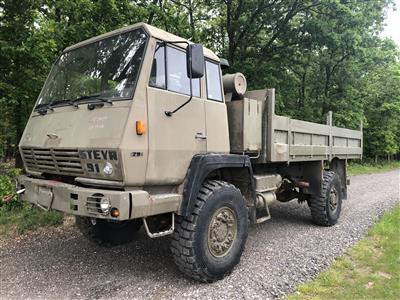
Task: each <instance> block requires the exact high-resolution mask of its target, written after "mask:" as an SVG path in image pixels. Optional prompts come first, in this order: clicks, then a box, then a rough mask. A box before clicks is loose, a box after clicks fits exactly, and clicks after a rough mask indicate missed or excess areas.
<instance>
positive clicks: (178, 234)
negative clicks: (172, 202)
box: [171, 180, 247, 283]
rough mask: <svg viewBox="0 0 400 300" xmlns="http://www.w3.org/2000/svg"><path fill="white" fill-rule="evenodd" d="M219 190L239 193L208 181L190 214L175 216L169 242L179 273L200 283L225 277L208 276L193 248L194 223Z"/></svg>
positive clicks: (223, 182) (218, 182)
mask: <svg viewBox="0 0 400 300" xmlns="http://www.w3.org/2000/svg"><path fill="white" fill-rule="evenodd" d="M221 188H232V189H236V190H237V191H239V193H240V190H239V189H237V188H236V187H235V186H234V185H232V184H230V183H228V182H225V181H220V180H208V181H206V182H205V183H203V185H202V187H201V188H200V191H199V193H198V195H197V198H196V202H195V204H194V207H193V210H192V212H191V214H190V215H189V216H187V217H182V216H177V218H176V219H175V232H174V233H173V235H172V241H171V252H172V256H173V258H174V261H175V263H176V265H177V266H178V268H179V270H180V271H181V272H183V273H184V274H185V275H187V276H189V277H191V278H193V279H195V280H197V281H200V282H208V283H210V282H214V281H216V280H219V279H222V278H223V277H224V276H225V275H227V274H221V275H220V276H213V275H211V274H208V273H207V272H206V270H205V269H204V268H202V267H201V266H200V264H199V263H198V261H197V260H196V257H195V253H194V248H193V245H194V235H195V229H196V223H197V219H198V218H199V215H200V212H201V210H202V208H203V206H204V205H205V203H206V202H207V199H208V198H209V197H210V196H211V195H212V193H214V192H216V191H217V190H218V189H221ZM246 234H247V233H246Z"/></svg>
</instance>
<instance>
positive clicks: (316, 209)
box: [309, 171, 337, 226]
mask: <svg viewBox="0 0 400 300" xmlns="http://www.w3.org/2000/svg"><path fill="white" fill-rule="evenodd" d="M336 176H337V175H336V173H335V172H333V171H324V172H323V179H322V188H321V192H320V194H319V195H313V196H311V198H310V201H309V206H310V211H311V217H312V220H313V222H314V223H315V224H317V225H320V226H332V225H334V223H333V224H332V223H331V222H330V221H329V219H328V212H327V209H328V208H327V204H326V198H325V197H326V194H327V192H328V189H329V187H330V183H331V182H333V180H334V178H335V177H336Z"/></svg>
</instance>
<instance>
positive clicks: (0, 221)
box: [0, 203, 64, 237]
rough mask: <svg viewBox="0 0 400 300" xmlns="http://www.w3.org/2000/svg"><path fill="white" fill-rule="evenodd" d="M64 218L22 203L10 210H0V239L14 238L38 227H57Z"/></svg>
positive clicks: (58, 213) (57, 213) (60, 214)
mask: <svg viewBox="0 0 400 300" xmlns="http://www.w3.org/2000/svg"><path fill="white" fill-rule="evenodd" d="M63 219H64V216H63V214H62V213H60V212H57V211H49V212H48V211H44V210H42V209H40V208H37V207H32V206H31V205H30V204H28V203H23V204H22V206H21V207H18V208H13V209H11V210H8V209H5V208H3V207H1V208H0V237H2V236H3V237H14V236H17V235H20V234H23V233H26V232H28V231H34V230H37V229H38V228H40V227H48V226H58V225H61V224H62V223H63Z"/></svg>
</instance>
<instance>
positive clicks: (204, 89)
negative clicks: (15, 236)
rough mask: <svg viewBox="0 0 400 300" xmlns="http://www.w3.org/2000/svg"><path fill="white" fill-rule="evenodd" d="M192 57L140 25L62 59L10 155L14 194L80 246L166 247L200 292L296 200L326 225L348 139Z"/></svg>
mask: <svg viewBox="0 0 400 300" xmlns="http://www.w3.org/2000/svg"><path fill="white" fill-rule="evenodd" d="M228 65H229V63H228V62H227V61H226V60H224V59H220V58H219V57H218V56H217V55H215V54H214V53H213V52H212V51H211V50H209V49H207V48H205V47H203V46H202V45H200V44H194V43H191V42H190V41H188V40H185V39H183V38H180V37H178V36H175V35H173V34H170V33H167V32H165V31H163V30H160V29H157V28H155V27H153V26H150V25H148V24H145V23H139V24H135V25H133V26H129V27H125V28H122V29H119V30H115V31H112V32H109V33H106V34H103V35H100V36H97V37H94V38H91V39H89V40H86V41H83V42H80V43H78V44H76V45H73V46H70V47H68V48H66V49H65V50H64V51H63V52H62V54H61V55H60V56H59V58H58V59H57V61H56V62H55V63H54V65H53V67H52V69H51V71H50V74H49V76H48V78H47V80H46V82H45V84H44V87H43V89H42V91H41V93H40V95H39V97H38V100H37V103H36V105H35V107H34V109H33V111H32V114H31V116H30V118H29V121H28V123H27V125H26V128H25V131H24V133H23V136H22V139H21V141H20V144H19V150H20V153H21V156H22V159H23V162H24V167H25V171H26V172H25V175H22V176H20V177H19V178H18V183H17V184H18V189H19V190H18V194H19V196H20V198H21V199H22V200H24V201H29V202H31V203H33V204H35V205H37V206H39V207H41V208H43V209H45V210H50V209H53V210H58V211H61V212H65V213H68V214H72V215H75V216H76V224H77V227H78V228H79V229H80V230H81V231H82V232H83V233H84V235H86V236H87V237H88V238H90V239H92V240H94V241H96V242H99V243H101V244H105V245H115V244H120V243H123V242H128V241H131V240H132V239H134V238H135V236H136V235H135V232H137V231H138V230H139V229H140V228H141V227H142V226H143V227H144V230H145V232H146V233H147V235H148V236H149V237H150V238H157V237H162V236H166V235H171V237H172V238H171V252H172V255H173V258H174V260H175V262H176V264H177V266H178V268H179V269H180V270H181V271H183V272H184V273H185V274H186V275H188V276H189V277H191V278H194V279H196V280H199V281H202V282H213V281H216V280H218V279H221V278H223V277H224V276H225V275H227V274H229V273H230V272H231V271H232V270H233V268H234V267H235V265H237V264H238V262H239V261H240V257H241V255H242V252H243V249H244V247H245V243H246V239H247V235H248V226H249V225H250V224H258V223H262V222H264V221H266V220H268V219H270V217H271V215H270V211H269V207H270V205H271V203H273V202H276V201H280V202H287V201H290V200H293V199H297V200H298V201H299V202H305V203H307V204H308V206H309V207H310V211H311V218H310V219H312V221H313V222H314V223H315V224H317V225H322V226H331V225H334V224H335V223H336V222H337V221H338V219H339V216H340V212H341V210H342V200H343V199H345V198H346V191H347V188H346V186H347V179H346V178H347V177H346V162H347V160H349V159H359V158H361V156H362V143H363V139H362V131H361V130H360V131H358V130H350V129H344V128H338V127H334V126H333V125H332V114H331V113H330V114H329V115H328V117H327V123H326V124H316V123H311V122H305V121H300V120H295V119H292V118H289V117H284V116H279V115H276V114H275V90H274V89H263V90H253V91H247V83H246V78H245V77H244V75H243V74H241V73H234V74H226V75H224V76H222V71H221V69H224V68H227V67H228Z"/></svg>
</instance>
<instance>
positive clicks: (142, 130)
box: [136, 121, 146, 135]
mask: <svg viewBox="0 0 400 300" xmlns="http://www.w3.org/2000/svg"><path fill="white" fill-rule="evenodd" d="M145 132H146V126H145V125H144V123H143V122H142V121H136V134H137V135H142V134H144V133H145Z"/></svg>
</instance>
